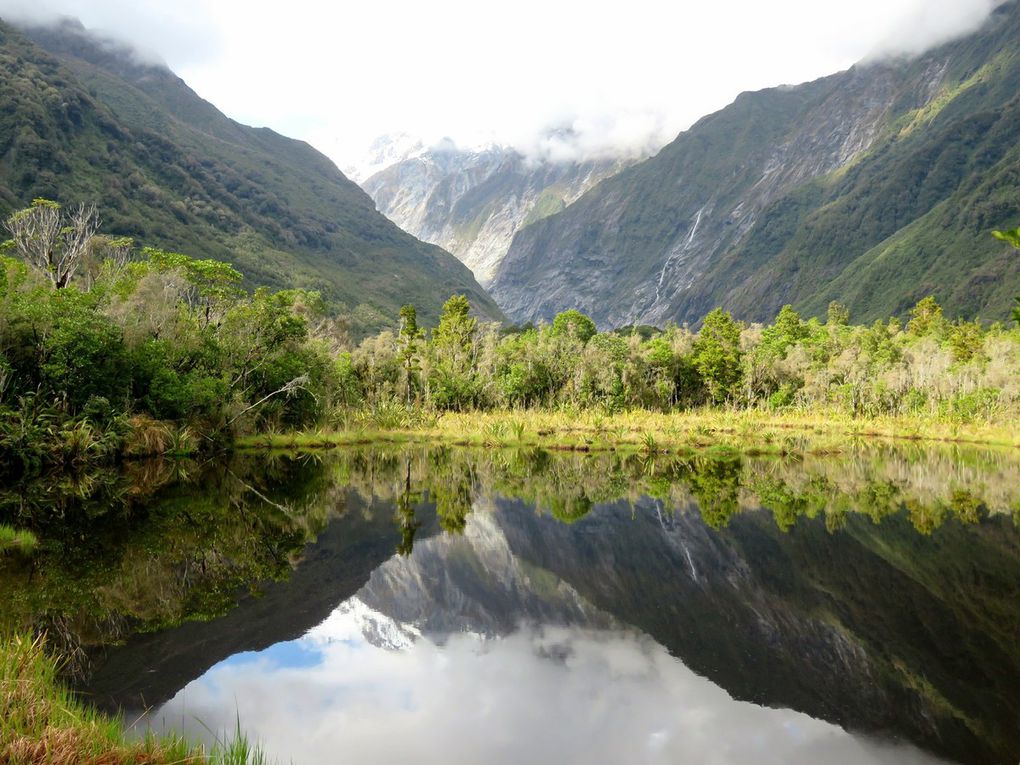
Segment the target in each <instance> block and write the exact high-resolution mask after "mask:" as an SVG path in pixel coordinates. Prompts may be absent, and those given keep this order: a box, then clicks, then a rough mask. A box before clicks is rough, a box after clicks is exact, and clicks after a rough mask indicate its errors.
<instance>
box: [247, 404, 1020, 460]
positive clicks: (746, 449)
mask: <svg viewBox="0 0 1020 765" xmlns="http://www.w3.org/2000/svg"><path fill="white" fill-rule="evenodd" d="M896 439H900V440H902V439H908V440H912V441H932V442H949V443H965V444H981V445H987V446H1000V447H1014V448H1015V447H1020V432H1018V431H1017V429H1016V428H1015V427H1013V426H1012V425H1011V424H1010V423H993V422H984V421H969V422H962V421H957V420H949V419H941V418H937V417H934V416H932V417H922V416H919V417H905V416H884V417H852V416H850V415H847V414H845V413H842V412H838V411H811V412H803V411H787V412H768V411H759V410H732V411H731V410H713V409H703V410H692V411H687V412H677V413H669V414H664V413H661V412H651V411H644V410H639V411H631V412H626V413H622V414H616V415H606V414H601V413H598V412H564V411H502V412H470V413H453V412H450V413H444V414H437V415H431V416H430V415H426V414H423V413H421V412H415V411H413V410H404V412H403V416H400V413H399V412H397V413H395V412H394V411H392V409H391V408H388V409H386V411H384V412H381V413H380V412H378V411H375V410H364V411H360V412H352V413H349V414H348V415H346V416H344V417H342V418H341V422H340V426H339V427H337V428H336V429H332V430H319V431H315V432H291V433H268V434H260V435H254V436H244V437H241V438H239V439H238V440H237V443H236V445H237V446H238V447H239V448H242V449H259V448H278V449H314V448H329V447H336V446H343V445H353V444H365V443H374V442H391V443H401V442H443V443H449V444H454V445H463V446H488V447H493V446H514V447H541V448H546V449H563V450H575V451H659V452H667V451H690V450H701V449H706V448H712V447H717V448H719V447H722V448H730V449H735V450H737V451H740V452H743V453H747V454H769V453H776V454H790V453H804V452H839V451H841V450H843V449H845V448H847V447H848V446H850V445H852V444H855V443H859V442H860V441H862V440H896Z"/></svg>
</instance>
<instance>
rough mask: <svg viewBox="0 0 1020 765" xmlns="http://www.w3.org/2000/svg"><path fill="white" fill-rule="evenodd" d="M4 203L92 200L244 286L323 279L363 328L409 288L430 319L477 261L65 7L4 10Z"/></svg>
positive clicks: (126, 229) (108, 219)
mask: <svg viewBox="0 0 1020 765" xmlns="http://www.w3.org/2000/svg"><path fill="white" fill-rule="evenodd" d="M0 73H2V76H0V105H2V106H0V215H3V216H6V215H7V214H9V213H10V212H11V211H13V210H16V209H19V208H21V207H24V206H26V205H27V204H28V203H29V202H31V200H32V199H33V198H35V197H46V198H51V199H56V200H58V201H61V202H65V203H70V202H76V201H79V200H88V201H94V202H95V203H96V204H97V205H98V206H99V208H100V211H101V214H102V215H103V218H104V220H105V225H104V228H103V230H104V231H107V232H110V233H116V234H122V235H128V236H132V237H135V239H136V240H137V241H138V242H140V243H143V244H146V245H151V246H157V247H162V248H165V249H173V250H180V251H182V252H185V253H187V254H189V255H193V256H196V257H210V258H216V259H219V260H226V261H231V262H233V263H235V265H236V266H237V267H238V268H239V269H240V270H241V271H243V272H244V273H245V274H246V276H247V277H248V279H249V284H250V285H257V284H267V285H269V286H272V287H278V288H282V287H305V288H309V289H317V290H320V291H321V292H322V293H323V296H324V298H325V299H326V300H327V302H328V303H329V304H331V305H332V306H333V307H334V308H335V309H337V310H339V311H343V312H349V313H350V314H351V315H352V323H353V325H354V328H355V330H356V331H360V332H364V331H367V330H370V329H374V328H377V327H380V326H383V325H386V324H394V323H395V317H396V315H397V313H398V311H399V308H400V306H401V305H402V304H403V303H407V302H413V303H415V304H416V305H417V306H418V309H419V312H420V315H421V316H423V317H424V319H425V321H434V320H435V319H436V318H437V317H438V314H439V309H440V307H441V305H442V303H443V301H444V300H445V299H446V298H448V297H449V296H450V295H451V294H453V293H463V294H466V295H467V296H468V297H469V299H470V300H471V302H472V304H473V305H474V306H475V309H476V311H478V312H479V313H480V314H481V315H482V316H484V317H488V318H498V317H499V316H500V313H499V310H498V309H497V308H496V306H495V305H494V303H493V302H492V301H491V300H490V299H489V298H488V296H487V295H486V294H485V292H484V290H482V289H481V287H480V286H479V285H478V283H477V282H476V281H475V280H474V278H473V277H472V276H471V273H470V272H469V271H468V269H466V268H465V267H464V266H462V265H461V264H460V263H459V262H457V260H456V259H455V258H453V257H452V256H450V255H449V253H446V252H444V251H442V250H441V249H439V248H438V247H435V246H432V245H428V244H425V243H423V242H420V241H418V240H416V239H414V238H413V237H412V236H410V235H409V234H407V233H405V232H404V231H401V230H400V229H399V228H398V227H397V226H395V225H394V224H392V223H391V222H390V221H388V220H386V218H384V217H383V216H382V215H381V214H379V213H378V212H377V211H376V209H375V205H374V204H373V202H372V200H371V199H370V198H369V197H368V195H367V194H365V193H364V192H363V191H362V190H361V189H360V188H359V187H358V186H357V185H356V184H354V183H353V182H351V181H349V180H348V179H347V178H345V177H344V176H343V174H342V173H341V172H340V171H339V170H338V169H337V168H336V166H335V165H333V163H332V162H330V161H329V160H328V159H327V158H326V157H325V156H323V155H322V154H320V153H319V152H318V151H316V150H315V149H313V148H312V147H311V146H309V145H308V144H306V143H303V142H301V141H296V140H292V139H290V138H286V137H284V136H281V135H279V134H277V133H275V132H273V131H272V130H269V129H266V128H251V127H247V126H244V125H241V124H239V123H237V122H234V121H233V120H231V119H228V118H227V117H226V116H224V115H223V114H222V113H221V112H219V111H218V110H217V109H216V108H215V107H214V106H212V105H211V104H209V103H208V102H206V101H203V100H202V99H201V98H200V97H199V96H198V95H196V94H195V92H194V91H192V90H191V89H190V88H189V87H188V86H187V85H186V84H185V83H184V82H183V81H182V80H181V79H180V78H178V77H177V76H176V75H174V74H173V72H171V71H170V70H169V69H167V68H166V67H164V66H159V65H153V64H150V63H146V62H142V61H140V60H139V59H138V58H137V57H136V56H135V54H134V53H133V52H132V51H131V50H130V49H128V48H125V47H124V46H122V45H119V44H115V43H111V42H109V41H106V40H103V39H101V38H98V37H96V36H94V35H92V34H91V33H89V32H87V31H86V30H85V29H84V28H83V27H82V26H81V25H80V24H78V23H77V22H70V21H65V22H62V23H61V24H59V25H56V26H51V27H45V28H31V29H26V30H24V31H23V32H21V31H18V30H15V29H14V28H12V27H11V26H9V25H7V24H4V23H3V22H0Z"/></svg>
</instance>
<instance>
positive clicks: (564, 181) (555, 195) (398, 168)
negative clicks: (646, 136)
mask: <svg viewBox="0 0 1020 765" xmlns="http://www.w3.org/2000/svg"><path fill="white" fill-rule="evenodd" d="M378 149H379V151H377V154H380V155H386V151H385V150H384V149H385V147H378ZM405 155H406V158H404V159H402V160H401V161H399V162H396V163H394V164H392V165H391V166H389V167H387V168H385V169H383V170H380V171H379V172H376V173H375V174H374V175H372V176H371V177H369V178H368V179H367V180H364V181H362V187H363V188H364V189H365V190H366V191H367V192H368V193H369V195H371V197H372V198H373V199H374V200H375V203H376V206H377V207H378V209H379V211H380V212H382V213H383V214H384V215H385V216H386V217H387V218H389V219H390V220H392V221H393V222H394V223H396V224H397V225H398V226H400V227H401V228H402V229H404V230H405V231H408V232H410V233H411V234H414V235H415V236H416V237H418V238H419V239H422V240H423V241H426V242H430V243H432V244H437V245H439V246H440V247H442V248H443V249H445V250H448V251H449V252H452V253H453V254H454V255H456V256H457V257H458V258H459V259H460V260H461V262H463V263H464V264H465V265H466V266H467V267H468V268H470V269H471V270H472V271H473V272H474V274H475V277H476V278H477V279H478V281H479V282H481V283H482V284H483V285H484V284H487V283H488V282H489V281H490V280H491V279H492V277H493V275H494V274H495V272H496V269H497V268H498V266H499V264H500V262H501V261H502V259H503V257H504V256H505V255H506V252H507V249H508V248H509V246H510V241H511V239H512V238H513V236H514V234H515V233H516V232H517V231H519V230H520V229H521V228H523V227H524V226H527V225H529V224H531V223H533V222H535V221H537V220H541V219H542V218H544V217H546V216H548V215H551V214H553V213H556V212H559V211H560V210H562V209H563V208H564V207H566V206H567V205H568V204H570V203H572V202H573V201H574V200H576V199H577V198H578V197H579V196H580V195H581V194H582V193H584V192H585V191H587V190H588V189H590V188H592V187H593V186H594V185H595V184H596V183H598V182H599V181H601V180H602V179H604V178H607V177H609V176H610V175H613V174H614V173H616V172H619V171H620V170H621V169H623V168H624V167H626V166H627V165H628V164H631V160H622V159H621V160H609V159H603V160H591V161H584V162H550V161H532V160H529V159H527V158H526V157H524V156H523V155H521V154H520V153H518V152H517V151H515V150H513V149H510V148H506V147H501V146H491V147H489V148H487V149H483V150H478V151H462V150H459V149H457V148H456V147H454V146H453V145H452V144H449V145H445V146H444V145H440V146H438V147H433V148H431V149H426V150H421V151H409V152H405Z"/></svg>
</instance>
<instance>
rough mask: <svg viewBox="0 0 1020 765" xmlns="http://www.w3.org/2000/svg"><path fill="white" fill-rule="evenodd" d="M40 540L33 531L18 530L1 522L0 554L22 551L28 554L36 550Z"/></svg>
mask: <svg viewBox="0 0 1020 765" xmlns="http://www.w3.org/2000/svg"><path fill="white" fill-rule="evenodd" d="M38 544H39V540H38V539H37V538H36V536H35V534H33V533H32V532H31V531H25V530H17V529H14V528H12V527H11V526H6V525H4V524H2V523H0V555H3V554H4V553H7V552H20V553H22V554H25V555H28V554H31V553H32V551H33V550H35V548H36V545H38Z"/></svg>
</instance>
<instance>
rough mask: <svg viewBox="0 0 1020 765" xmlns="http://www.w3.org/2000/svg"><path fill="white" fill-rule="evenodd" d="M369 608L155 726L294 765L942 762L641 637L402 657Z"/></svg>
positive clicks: (176, 708)
mask: <svg viewBox="0 0 1020 765" xmlns="http://www.w3.org/2000/svg"><path fill="white" fill-rule="evenodd" d="M369 611H370V609H368V608H367V606H365V605H364V604H356V603H355V604H352V603H348V604H344V605H343V606H341V607H340V608H339V609H337V610H336V611H335V612H334V613H333V614H332V615H331V616H330V618H329V619H328V620H327V621H326V622H324V623H323V624H322V625H320V626H319V627H317V628H316V629H314V630H312V631H311V632H310V633H309V634H308V635H306V636H305V637H304V638H302V639H300V640H298V641H294V642H293V643H290V644H282V646H275V647H273V648H272V649H269V650H268V651H265V652H262V653H259V654H248V655H247V656H246V657H245V659H244V660H240V661H239V660H236V659H235V660H231V661H228V662H224V663H221V664H219V665H217V666H216V667H214V668H213V669H211V670H210V671H209V672H208V673H206V675H205V676H203V677H202V678H200V679H198V680H196V681H195V682H192V683H191V684H189V685H188V686H187V687H186V688H185V689H184V690H182V691H181V692H180V693H179V694H178V695H177V696H176V697H175V698H174V699H172V700H171V701H170V702H169V703H167V704H166V705H165V706H164V707H163V708H162V709H161V710H159V711H158V713H156V714H155V715H153V717H152V718H151V719H150V720H149V724H150V725H152V726H153V727H156V728H159V727H162V725H164V724H166V725H181V724H183V725H184V727H185V728H186V729H187V730H188V731H189V732H190V733H191V734H192V735H196V736H201V735H203V734H204V735H208V730H210V729H211V730H228V731H229V730H232V729H233V727H234V725H235V723H236V720H237V718H238V716H239V718H240V720H241V723H242V726H243V727H244V728H245V729H246V730H247V732H248V733H249V735H250V736H252V737H254V738H257V739H258V740H259V741H261V742H262V743H263V744H264V745H265V747H266V748H267V750H268V752H269V754H270V755H271V756H273V757H277V758H280V759H281V760H282V761H294V762H298V763H333V762H336V761H337V758H338V756H339V755H338V753H343V760H344V761H348V762H372V763H387V762H404V761H408V760H410V759H413V760H414V761H415V762H418V763H442V764H443V765H451V763H477V762H486V763H514V764H515V765H516V763H520V762H563V761H566V762H587V763H621V762H629V763H676V762H697V763H710V764H714V765H728V764H729V763H734V764H735V763H748V762H754V763H765V764H768V763H775V764H776V765H779V764H780V763H794V764H797V763H804V765H807V763H818V762H824V763H827V764H828V765H841V764H843V763H846V764H847V765H849V764H850V763H854V764H861V763H908V764H914V763H917V764H921V763H936V762H940V760H937V759H935V758H932V757H930V756H928V755H925V754H923V753H921V752H919V751H918V750H916V749H913V748H909V747H890V746H885V745H880V744H877V743H875V742H873V741H870V740H868V739H864V738H861V737H858V736H854V735H851V734H848V733H847V732H845V731H843V730H842V729H841V728H839V727H837V726H834V725H830V724H828V723H824V722H821V721H818V720H815V719H812V718H811V717H809V716H807V715H804V714H801V713H798V712H794V711H791V710H786V709H769V708H765V707H760V706H757V705H755V704H750V703H746V702H738V701H735V700H734V699H733V698H731V697H730V696H729V695H728V694H727V693H726V692H725V691H723V690H722V689H721V688H719V687H718V686H716V685H714V684H713V683H711V682H710V681H708V680H707V679H705V678H703V677H699V676H698V675H696V674H695V673H694V672H692V671H691V670H689V669H688V668H687V667H685V666H684V665H683V664H682V663H681V662H680V661H678V660H677V659H675V658H673V657H672V656H670V655H669V654H668V652H667V651H666V650H665V649H664V648H663V647H662V646H660V645H658V644H657V643H655V642H654V641H653V640H651V639H650V638H648V637H646V636H643V635H641V634H639V633H636V632H632V631H626V630H623V631H618V630H612V631H611V630H591V629H583V628H576V627H556V628H529V629H522V630H519V631H517V632H515V633H513V634H511V635H509V636H507V637H504V638H497V639H484V638H481V637H480V636H477V635H455V636H452V637H450V638H449V639H448V640H447V641H446V642H445V643H444V644H443V645H441V646H440V645H437V644H436V643H435V642H432V641H431V640H429V639H428V638H427V637H415V638H414V639H413V640H409V641H407V642H405V643H404V644H402V645H401V646H400V647H399V649H398V648H397V647H396V646H390V647H382V646H379V645H376V644H373V642H372V641H370V640H369V638H367V637H366V636H365V634H364V632H363V630H364V629H365V626H366V624H370V626H371V628H372V629H378V628H379V620H380V619H382V620H385V619H386V617H383V616H381V615H371V614H369V613H368V612H369ZM367 617H371V618H367ZM402 634H404V635H405V636H409V635H410V633H402ZM312 659H314V661H312Z"/></svg>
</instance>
